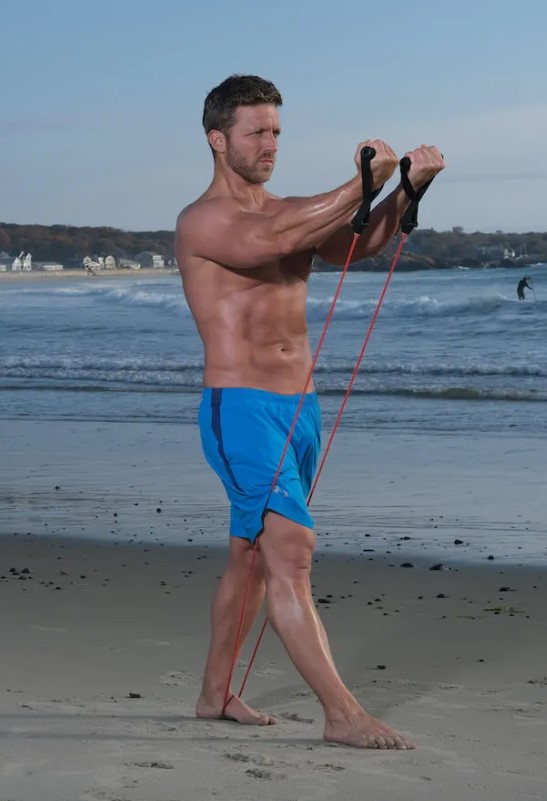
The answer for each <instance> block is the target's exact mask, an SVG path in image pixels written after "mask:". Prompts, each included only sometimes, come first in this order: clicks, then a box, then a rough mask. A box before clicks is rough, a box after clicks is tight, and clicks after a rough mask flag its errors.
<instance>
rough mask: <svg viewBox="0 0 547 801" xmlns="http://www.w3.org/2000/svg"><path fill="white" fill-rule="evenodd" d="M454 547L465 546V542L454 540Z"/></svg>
mask: <svg viewBox="0 0 547 801" xmlns="http://www.w3.org/2000/svg"><path fill="white" fill-rule="evenodd" d="M454 545H463V540H454Z"/></svg>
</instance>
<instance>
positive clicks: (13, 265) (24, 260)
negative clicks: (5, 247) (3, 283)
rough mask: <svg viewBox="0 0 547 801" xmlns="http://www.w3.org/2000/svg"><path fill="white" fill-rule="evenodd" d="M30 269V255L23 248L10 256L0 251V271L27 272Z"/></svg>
mask: <svg viewBox="0 0 547 801" xmlns="http://www.w3.org/2000/svg"><path fill="white" fill-rule="evenodd" d="M30 270H32V256H31V254H30V253H25V251H24V250H22V251H21V253H20V254H19V255H18V256H15V257H13V256H10V255H9V253H6V252H4V253H0V271H1V272H3V273H5V272H14V273H16V272H29V271H30Z"/></svg>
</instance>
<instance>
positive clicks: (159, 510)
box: [156, 506, 161, 514]
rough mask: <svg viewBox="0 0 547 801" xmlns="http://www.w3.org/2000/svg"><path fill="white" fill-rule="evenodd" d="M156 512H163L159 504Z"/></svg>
mask: <svg viewBox="0 0 547 801" xmlns="http://www.w3.org/2000/svg"><path fill="white" fill-rule="evenodd" d="M156 512H157V513H158V514H160V513H161V509H160V507H159V506H158V508H157V509H156Z"/></svg>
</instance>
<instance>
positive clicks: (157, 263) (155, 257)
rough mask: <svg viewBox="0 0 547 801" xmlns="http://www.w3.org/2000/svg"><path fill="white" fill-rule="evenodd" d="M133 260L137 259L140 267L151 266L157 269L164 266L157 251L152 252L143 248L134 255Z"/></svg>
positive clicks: (163, 261)
mask: <svg viewBox="0 0 547 801" xmlns="http://www.w3.org/2000/svg"><path fill="white" fill-rule="evenodd" d="M135 261H138V262H139V263H140V265H141V267H145V268H152V269H154V270H159V269H161V268H162V267H165V260H164V258H163V256H160V254H159V253H152V251H151V250H143V252H142V253H138V254H137V255H136V256H135Z"/></svg>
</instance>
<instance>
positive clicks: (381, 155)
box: [355, 139, 399, 189]
mask: <svg viewBox="0 0 547 801" xmlns="http://www.w3.org/2000/svg"><path fill="white" fill-rule="evenodd" d="M364 147H373V148H374V150H375V151H376V155H375V156H374V158H373V159H372V161H371V162H370V169H371V171H372V188H373V189H379V188H380V187H381V186H383V185H384V184H385V183H386V181H389V179H390V178H391V176H392V175H393V173H394V172H395V170H396V169H397V167H398V166H399V159H398V158H397V154H396V153H395V152H394V151H393V150H392V149H391V148H390V146H389V145H386V143H385V142H382V140H381V139H367V140H366V142H361V143H360V144H359V145H358V146H357V152H356V153H355V164H356V165H357V169H358V170H359V175H360V174H361V150H362V149H363V148H364Z"/></svg>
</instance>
